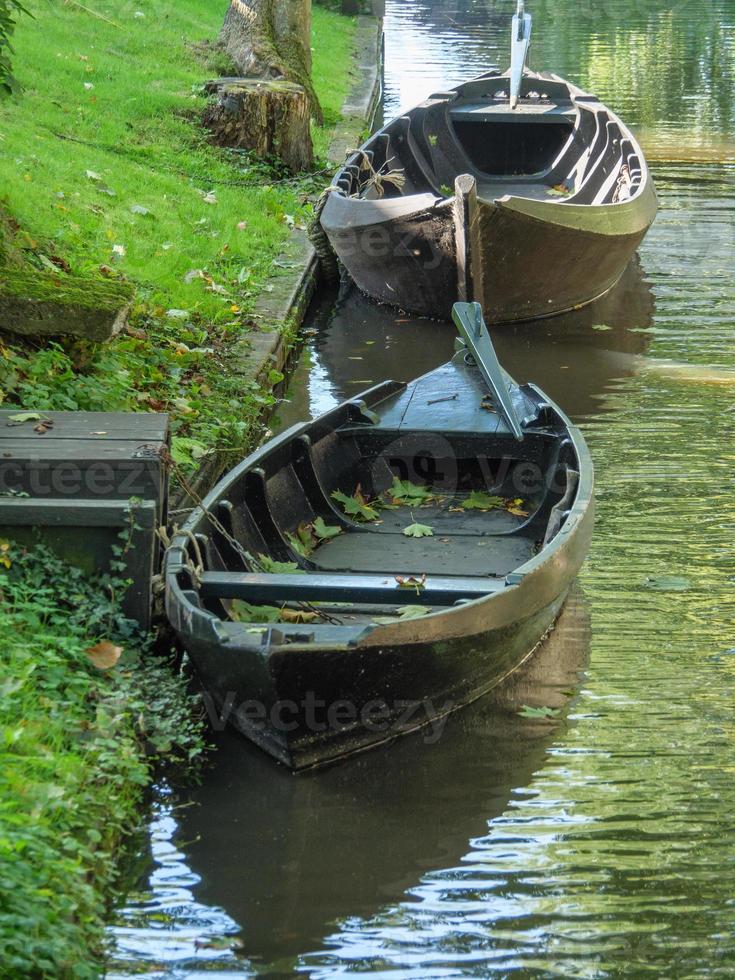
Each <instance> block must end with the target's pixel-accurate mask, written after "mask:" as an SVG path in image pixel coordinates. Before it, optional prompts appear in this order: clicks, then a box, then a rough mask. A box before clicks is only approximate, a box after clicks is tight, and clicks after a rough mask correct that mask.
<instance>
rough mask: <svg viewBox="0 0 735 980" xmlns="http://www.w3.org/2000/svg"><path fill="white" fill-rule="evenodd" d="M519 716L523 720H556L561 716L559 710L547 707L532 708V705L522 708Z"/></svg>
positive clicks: (525, 705)
mask: <svg viewBox="0 0 735 980" xmlns="http://www.w3.org/2000/svg"><path fill="white" fill-rule="evenodd" d="M517 714H518V715H520V717H521V718H556V716H557V715H558V714H559V708H547V707H546V706H543V707H541V708H532V707H531V706H530V705H528V704H524V705H522V706H521V707H520V709H519V710H518V712H517Z"/></svg>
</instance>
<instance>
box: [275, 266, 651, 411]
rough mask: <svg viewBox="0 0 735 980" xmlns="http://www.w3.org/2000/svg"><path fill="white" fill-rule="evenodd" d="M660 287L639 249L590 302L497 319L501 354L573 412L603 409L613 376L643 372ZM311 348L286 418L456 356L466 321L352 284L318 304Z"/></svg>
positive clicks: (519, 377) (521, 376)
mask: <svg viewBox="0 0 735 980" xmlns="http://www.w3.org/2000/svg"><path fill="white" fill-rule="evenodd" d="M653 313H654V297H653V293H652V290H651V287H650V285H649V283H648V282H647V281H646V279H645V277H644V275H643V271H642V269H641V265H640V262H639V260H638V257H637V256H636V257H635V258H634V260H633V261H632V262H631V263H630V264H629V266H628V268H627V269H626V271H625V273H624V275H623V277H622V278H621V280H620V282H619V283H618V285H617V286H616V287H615V288H614V289H612V290H611V291H610V292H609V293H608V294H607V295H606V296H604V297H603V298H602V299H599V300H597V301H596V302H594V303H590V304H589V305H588V306H585V307H584V308H582V309H581V310H576V311H575V312H573V313H566V314H563V315H561V316H556V317H554V318H553V319H551V320H539V321H536V322H534V323H520V324H515V325H505V326H502V327H496V328H493V326H492V324H489V326H490V332H491V335H492V338H493V343H494V345H495V349H496V350H497V353H498V358H499V360H500V362H501V364H502V365H503V367H504V368H505V369H506V371H507V372H508V373H509V374H510V375H511V376H512V377H513V378H515V379H516V381H518V382H525V381H532V382H533V383H534V384H537V385H538V386H539V387H540V388H541V389H542V390H543V391H545V392H546V393H547V394H548V395H549V397H550V398H552V399H553V400H554V401H555V402H556V403H557V404H558V405H559V406H560V407H561V408H562V409H563V410H564V411H565V412H566V413H567V414H568V415H570V416H571V417H572V418H573V419H575V420H578V419H580V418H584V417H586V416H590V415H597V414H599V413H600V412H601V411H602V410H603V407H602V405H601V399H602V398H604V395H605V392H606V390H607V388H608V387H609V386H610V385H611V384H612V382H613V381H615V380H617V379H619V378H623V377H627V376H630V375H632V374H634V373H635V372H636V370H637V368H638V365H639V361H638V356H639V355H642V354H645V352H646V350H647V348H648V345H649V343H650V339H651V338H650V334H647V333H645V332H643V333H641V332H640V331H641V330H646V329H647V328H649V327H650V326H651V323H652V320H653ZM307 329H308V330H310V331H314V332H313V333H312V334H311V336H310V337H309V341H308V344H307V350H306V353H305V356H304V358H303V359H302V361H301V363H300V364H299V366H298V368H297V370H296V372H295V376H294V379H293V382H292V384H291V392H292V393H293V394H292V396H291V394H290V397H292V398H293V400H292V401H291V402H290V403H288V404H285V405H284V406H282V408H281V409H280V410H279V412H278V417H279V421H280V423H281V425H283V426H284V427H285V426H286V425H291V424H293V423H294V422H298V421H302V420H303V419H305V418H309V417H310V416H315V415H319V414H320V413H322V412H325V411H328V410H329V409H330V408H333V407H334V406H335V405H337V404H339V403H340V402H341V401H342V400H343V399H344V398H346V397H350V396H352V395H355V394H356V393H357V392H359V391H361V390H363V389H364V388H367V387H368V386H369V384H371V383H373V382H378V381H382V380H383V379H384V378H393V379H395V380H396V381H409V380H411V379H412V378H416V377H419V376H420V375H422V374H424V373H426V372H428V371H431V370H433V369H434V368H435V367H438V366H439V365H440V364H443V363H444V362H445V361H447V360H449V359H450V358H451V356H452V353H453V351H454V338H455V336H456V331H455V330H454V328H453V327H452V326H451V324H448V323H446V322H444V321H440V320H427V319H423V318H420V317H413V318H412V317H409V316H403V315H402V314H400V313H396V311H395V310H392V309H389V308H387V307H381V306H378V305H377V304H375V303H372V302H371V301H370V300H368V299H366V298H365V297H364V296H362V294H361V293H360V292H359V291H358V290H357V289H356V288H355V287H354V286H352V285H348V284H345V285H343V287H342V289H341V291H340V293H339V295H338V296H336V297H335V294H333V293H332V294H331V295H330V294H326V295H325V296H324V297H323V298H322V299H321V300H319V301H317V302H316V303H315V304H314V306H313V307H312V309H311V311H310V315H309V318H308V320H307Z"/></svg>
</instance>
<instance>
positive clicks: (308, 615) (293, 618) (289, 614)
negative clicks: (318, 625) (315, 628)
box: [281, 609, 318, 623]
mask: <svg viewBox="0 0 735 980" xmlns="http://www.w3.org/2000/svg"><path fill="white" fill-rule="evenodd" d="M317 615H318V613H315V612H306V610H304V609H282V610H281V622H283V623H313V622H314V620H315V619H316V618H317Z"/></svg>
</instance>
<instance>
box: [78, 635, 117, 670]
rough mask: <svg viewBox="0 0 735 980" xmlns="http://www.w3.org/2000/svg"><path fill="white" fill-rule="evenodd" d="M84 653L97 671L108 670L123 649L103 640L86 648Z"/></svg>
mask: <svg viewBox="0 0 735 980" xmlns="http://www.w3.org/2000/svg"><path fill="white" fill-rule="evenodd" d="M84 652H85V653H86V654H87V656H88V657H89V659H90V660H91V661H92V663H93V664H94V666H95V667H97V668H99V670H109V669H110V667H114V666H115V664H116V663H117V662H118V660H119V659H120V657H121V656H122V652H123V648H122V647H118V646H115V644H114V643H110V641H109V640H103V641H102V642H101V643H97V644H95V646H93V647H88V648H87V649H86V650H85V651H84Z"/></svg>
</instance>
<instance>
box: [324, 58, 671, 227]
mask: <svg viewBox="0 0 735 980" xmlns="http://www.w3.org/2000/svg"><path fill="white" fill-rule="evenodd" d="M505 77H507V73H504V74H501V73H497V74H493V73H488V74H486V75H480V76H477V77H476V78H472V79H468V80H467V81H466V82H463V83H461V84H459V85H457V86H455V87H454V88H452V89H448V90H447V91H446V93H437V97H438V96H439V95H442V94H445V95H446V96H449V95H450V94H451V93H454V94H455V96H456V100H457V101H461V94H460V93H461V90H462V88H463V87H464V86H466V85H469V84H472V83H474V82H478V81H482V80H485V79H488V80H489V79H491V78H505ZM525 77H526V78H532V79H538V80H539V81H554V82H557V83H561V84H563V85H565V86H567V88H568V90H569V95H570V101H571V105H573V106H574V107H575V109H576V111H577V122H576V124H575V126H574V128H573V130H572V133H571V135H570V139H569V141H568V142H567V143H566V144H565V147H566V146H567V145H568V143H569V142H571V141H572V140H573V138H574V133H576V131H577V128H578V126H579V118H580V114H581V112H582V111H583V110H582V109H581V108H580V106H579V105H578V102H579V101H582V102H584V109H585V110H589V111H593V110H594V108H595V106H599V107H600V108H601V109H604V111H605V112H606V113H607V115H608V122H613V123H615V124H616V125H617V126H618V127H619V128H620V134H621V138H622V139H627V140H629V141H630V142H631V144H632V149H633V153H634V154H635V155H636V156H637V158H638V161H639V164H640V170H641V179H640V183H639V185H638V187H637V188H635V191H634V193H632V194H631V196H630V197H629V198H627V199H626V200H625V201H619V202H612V201H608V202H603V203H597V204H595V203H590V204H584V203H575V202H574V200H573V198H574V196H575V195H576V194H578V193H579V192H581V191H582V190H583V189H584V186H585V183H584V181H583V182H582V183H581V184H580V185H579V187H577V188H576V190H575V191H574V194H573V195H570V197H569V198H567V199H560V198H555V199H553V200H548V201H547V200H539V199H537V198H528V197H523V196H521V195H517V194H507V195H503V196H501V197H498V198H483V197H482V196H481V195H479V194H478V198H479V200H480V201H482V203H483V204H485V205H486V206H488V207H503V208H506V209H508V210H512V211H516V212H518V213H522V214H527V215H529V216H531V217H535V218H537V220H539V221H544V222H545V223H549V224H557V225H561V226H562V227H572V228H578V227H580V226H579V223H578V222H576V223H575V222H573V221H565V220H563V219H562V220H559V221H557V220H555V219H554V217H553V216H554V214H557V213H559V212H560V209H561V213H562V214H563V213H564V211H565V210H566V211H569V210H571V209H575V210H574V211H573V215H574V217H576V218H579V216H581V215H582V214H585V215H587V216H589V218H590V219H591V220H592V221H595V220H598V219H599V216H600V215H604V214H606V213H609V212H610V211H611V210H614V211H615V212H617V213H619V214H621V215H625V216H627V215H628V213H629V212H630V211H635V212H636V213H637V211H638V209H639V205H640V203H641V201H642V200H643V199H644V195H645V196H646V197H648V207H647V208H646V210H645V213H644V214H643V215H641V221H640V222H639V223H638V224H637V227H638V226H639V227H640V229H641V230H643V229H646V228H648V227H649V226H650V224H651V223H652V222H653V219H654V218H655V215H656V211H657V197H656V191H655V186H654V184H653V177H652V175H651V171H650V168H649V166H648V162H647V160H646V158H645V154H644V153H643V150H642V148H641V146H640V144H639V142H638V140H637V138H636V136H635V134H634V133H633V132H632V130H631V129H630V128H629V127H628V126H627V125H626V123H625V122H624V121H623V120H622V119H621V118H620V117H619V116H618V115H617V113H615V112H614V111H613V110H612V109H611V108H610V107H609V106H608V105H606V104H605V103H604V102H602V101H600V99H599V98H598V97H597V96H595V95H592V94H590V93H588V92H586V91H584V90H583V89H581V88H579V87H578V86H576V85H574V83H572V82H569V81H567V80H566V79H564V78H561V77H560V76H558V75H554V74H553V73H551V72H549V73H546V74H544V73H541V72H531V71H527V72H526V73H525ZM431 98H433V96H430V97H429V99H428V100H424V103H419V104H417V105H416V106H413V107H412V108H411V109H408V110H407V111H406V112H405V113H402V116H409V117H410V116H411V114H412V113H414V112H416V110H418V109H420V108H421V107H422V106H423V105H424V104H425V103H426V102H427V101H430V100H431ZM397 118H400V117H397ZM394 122H395V119H393V120H390V121H389V122H388V123H386V125H385V126H383V127H382V128H381V129H380V130H378V131H377V132H375V133H373V134H372V135H371V136H370V137H369V139H368V140H367V141H366V142H365V144H364V145H363V147H362V148H361V149H360V150H358V151H356V152H355V153H354V154H353V155H351V156H350V157H348V158H347V159H346V160H345V162H344V163H343V164H342V166H341V167H340V168H339V169H338V170H337V172H336V173H335V175H334V177H333V179H332V182H331V184H330V187H331V188H332V189H333V193H332V195H330V200H328V201H327V205H326V206H325V209H324V212H323V214H322V222H323V224H324V227H325V229H326V230H329V231H332V232H338V231H340V230H341V228H342V225H341V224H339V223H336V224H335V223H333V222H331V221H330V220H329V214H328V211H329V205H330V201H331V197H336V198H338V199H340V201H341V202H344V204H346V205H347V207H348V208H349V209H350V211H351V214H350V225H351V226H352V227H353V228H354V227H357V226H362V225H377V224H380V223H383V222H385V223H386V224H390V223H391V222H393V221H395V220H396V219H397V218H404V219H406V218H409V219H410V218H415V217H417V216H419V215H420V214H422V213H423V212H426V213H429V212H431V211H432V210H436V209H438V208H439V207H441V205H443V204H448V205H450V206H453V205H454V201H455V195H454V194H452V195H448V196H440V195H438V194H436V193H435V192H434V191H432V190H431V189H429V190H421V191H417V192H416V193H414V194H405V195H401V196H400V197H396V198H387V199H380V198H379V199H372V198H364V197H362V196H359V195H355V196H351V195H348V194H346V193H345V192H344V190H343V189H342V188H341V187H339V180H340V179H341V177H342V174H343V172H344V171H345V169H346V168H347V167H348V166H350V165H351V164H355V163H357V162H358V161H359V159H360V155H361V154H362V153H363V151H364V150H365V149H370V146H371V144H372V143H373V142H374V141H376V140H378V139H379V138H381V137H382V136H384V135H386V134H388V135H389V134H390V128H391V126H392V125H393V123H394ZM605 149H606V148H605V147H603V149H602V151H601V152H600V153H599V154H598V159H601V158H602V157H603V155H604V153H605ZM463 152H466V151H464V150H463ZM468 163H469V158H468ZM473 169H474V170H475V173H474V174H473V176H475V178H476V179H477V176H478V174H480V175H482V172H481V171H479V170H477V168H473ZM552 169H553V163H552V164H551V165H550V166H549V167H547V168H546V169H545V170H540V171H537V172H535V173H534V174H518V175H514V179H517V180H518V182H528V183H529V184H532V183H538V182H539V180H540V179H541V178H543V176H544V175H545V174H548V173H549V172H550V171H551V170H552ZM486 176H492V175H486ZM418 198H422V200H421V202H420V203H419V204H417V205H416V208H415V209H412V208H411V205H410V202H411V200H412V199H418ZM427 198H433V201H434V204H433V205H429V204H428V201H427ZM388 202H391V203H392V202H406V204H407V207H406V208H405V210H404V209H401V208H400V207H399V206H398V205H396V211H397V212H398V213H396V214H393V215H387V214H385V213H384V211H385V204H386V203H388ZM643 203H646V201H643ZM366 205H373V208H372V209H370V211H368V209H367V207H366ZM381 206H382V208H383V214H381ZM580 230H584V229H583V228H580ZM591 230H593V231H594V230H596V229H591ZM611 233H612V234H629V233H631V232H630V231H629V230H627V229H626V230H615V231H614V232H611Z"/></svg>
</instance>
